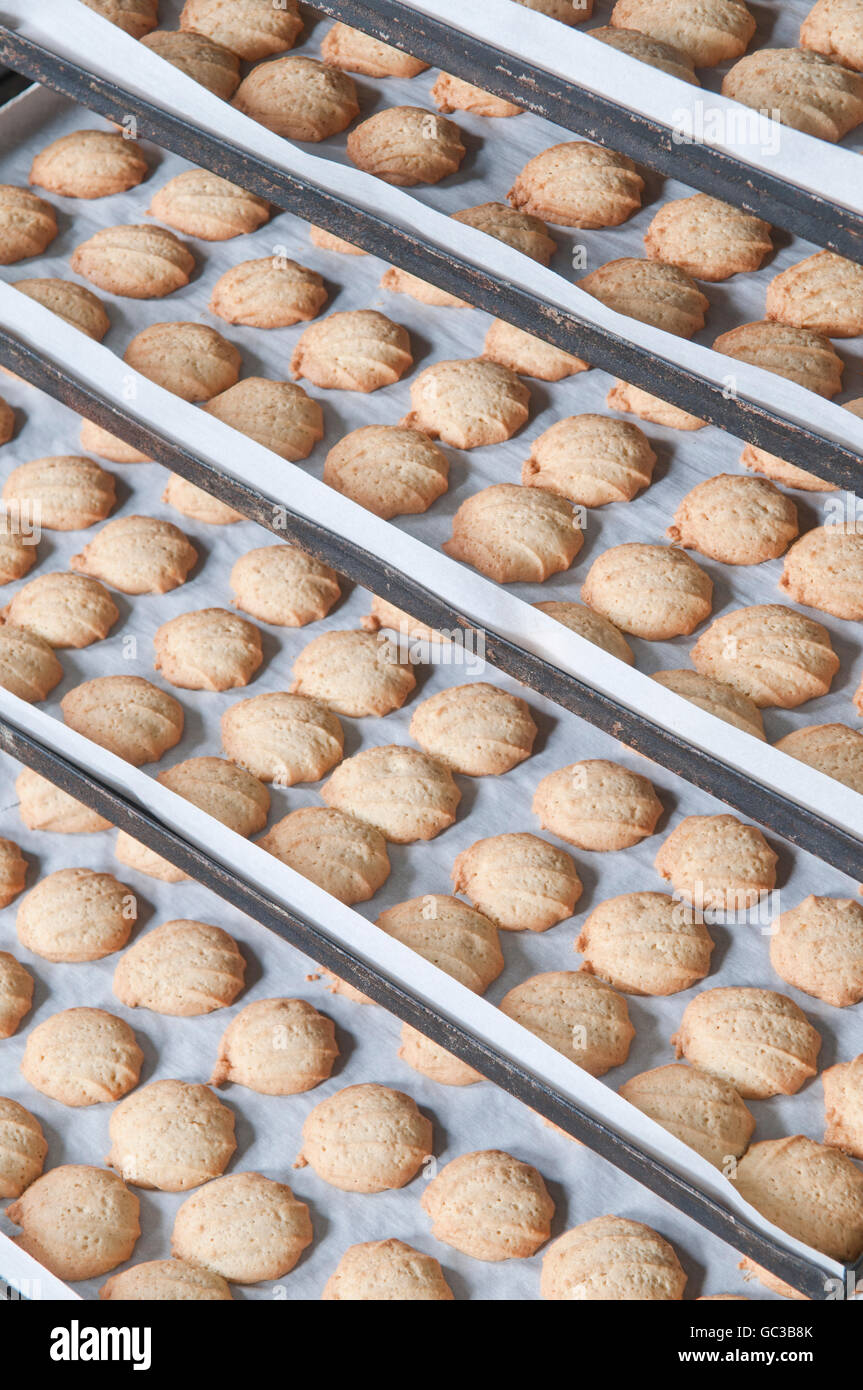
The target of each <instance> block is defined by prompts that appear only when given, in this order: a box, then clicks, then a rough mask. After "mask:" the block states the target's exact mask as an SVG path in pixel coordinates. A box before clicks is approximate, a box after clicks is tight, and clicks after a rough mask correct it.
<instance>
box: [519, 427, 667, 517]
mask: <svg viewBox="0 0 863 1390" xmlns="http://www.w3.org/2000/svg"><path fill="white" fill-rule="evenodd" d="M655 464H656V454H655V453H654V452H653V449H652V448H651V447H650V443H649V441H648V439H647V437H646V435H644V434H643V433H642V431H641V430H640V429H639V428H638V426H637V425H631V424H629V423H627V422H626V421H625V420H611V419H609V418H608V416H606V415H570V416H569V417H568V418H567V419H565V420H558V421H557V423H556V424H554V425H552V426H551V427H550V428H549V429H547V430H545V431H544V432H543V433H542V434H541V435H539V437H538V438H537V439H535V440H534V442H533V444H532V446H531V451H530V457H529V458H528V459H527V461H526V462H525V464H524V467H523V468H522V470H521V480H522V482H523V483H524V484H525V485H526V486H528V487H541V488H545V489H546V491H548V492H556V493H557V494H558V496H560V497H568V498H569V500H570V501H571V502H578V503H580V504H581V505H582V506H584V507H602V506H605V504H606V503H607V502H631V501H632V499H633V497H635V495H636V493H638V492H640V491H641V489H642V488H645V487H648V486H649V484H650V480H651V478H652V477H653V469H654V465H655Z"/></svg>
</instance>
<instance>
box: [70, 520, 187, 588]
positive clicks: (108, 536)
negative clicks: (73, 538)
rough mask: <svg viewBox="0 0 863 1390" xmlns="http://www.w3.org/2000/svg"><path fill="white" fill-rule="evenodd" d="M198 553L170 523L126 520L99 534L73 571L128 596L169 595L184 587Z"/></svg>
mask: <svg viewBox="0 0 863 1390" xmlns="http://www.w3.org/2000/svg"><path fill="white" fill-rule="evenodd" d="M197 562H198V552H197V550H196V549H195V547H194V546H193V545H192V543H191V541H190V540H189V539H188V537H187V536H185V535H184V534H183V532H182V531H181V530H180V529H179V528H178V527H177V526H174V525H173V523H172V522H170V521H162V520H161V519H160V518H157V517H154V516H121V517H118V518H117V520H116V521H109V522H108V525H107V526H103V527H102V530H101V531H98V532H97V533H96V535H95V537H94V538H93V540H92V541H90V542H89V543H88V544H87V545H85V546H84V549H83V550H82V551H81V553H80V555H73V556H72V558H71V560H70V561H69V568H70V569H73V570H77V572H78V573H79V574H89V575H90V576H91V577H92V578H93V579H102V580H104V582H105V583H106V584H110V585H111V587H112V588H114V589H119V590H120V591H121V593H124V594H167V593H170V591H171V590H172V589H176V588H178V587H179V585H181V584H185V582H186V580H187V578H188V576H189V571H190V570H191V569H193V568H194V566H195V565H196V564H197Z"/></svg>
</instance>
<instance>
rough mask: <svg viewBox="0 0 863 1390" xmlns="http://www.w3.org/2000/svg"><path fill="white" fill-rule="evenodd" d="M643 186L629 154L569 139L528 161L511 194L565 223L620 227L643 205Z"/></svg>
mask: <svg viewBox="0 0 863 1390" xmlns="http://www.w3.org/2000/svg"><path fill="white" fill-rule="evenodd" d="M643 188H644V179H643V178H642V177H641V175H640V174H639V172H638V170H637V169H636V167H635V165H634V164H633V162H632V160H631V159H630V158H629V156H628V155H625V154H618V153H617V151H616V150H607V149H603V148H602V147H601V146H600V145H590V144H587V143H586V142H585V141H582V140H569V141H566V142H565V143H564V144H562V145H552V146H551V148H550V149H547V150H543V152H542V154H537V155H534V157H533V159H530V160H528V162H527V164H525V166H524V168H523V169H522V170H521V172H520V173H519V174H518V176H517V177H516V180H515V183H514V184H513V186H512V188H511V189H510V190H509V193H508V194H507V197H508V198H509V201H510V202H511V204H512V206H513V207H514V208H520V209H522V210H523V211H524V212H529V213H532V214H533V215H534V216H535V217H541V218H542V220H543V222H551V223H553V224H555V225H556V226H559V227H585V228H595V227H619V226H620V224H621V223H622V222H625V221H626V220H627V218H629V217H631V216H632V214H633V213H634V212H637V211H638V209H639V208H640V207H641V190H642V189H643Z"/></svg>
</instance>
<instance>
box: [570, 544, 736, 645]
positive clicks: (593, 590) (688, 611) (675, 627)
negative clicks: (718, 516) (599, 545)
mask: <svg viewBox="0 0 863 1390" xmlns="http://www.w3.org/2000/svg"><path fill="white" fill-rule="evenodd" d="M581 597H582V598H583V599H584V601H585V603H588V604H589V605H590V607H591V608H595V609H596V611H597V612H598V613H601V614H602V616H603V617H604V618H608V619H609V621H610V622H613V623H614V625H615V626H616V627H619V628H621V629H622V631H623V632H630V633H632V634H633V635H634V636H636V637H644V638H646V639H647V641H649V642H662V641H666V640H667V639H668V638H670V637H680V636H686V635H688V634H689V633H690V632H694V630H695V629H696V628H697V627H698V625H699V624H700V623H703V622H704V620H705V619H706V618H708V617H709V616H710V610H711V608H712V606H713V581H712V580H711V578H710V576H709V575H708V574H706V573H705V572H704V570H703V569H701V567H700V566H699V565H697V564H696V563H695V561H694V560H690V558H689V556H688V555H686V554H685V553H684V552H683V551H682V550H675V549H673V548H672V547H671V546H668V545H645V544H643V543H642V542H640V541H629V542H627V543H626V544H624V545H615V546H612V548H611V549H610V550H606V551H603V553H602V554H601V555H599V556H597V558H596V559H595V560H594V562H593V564H592V565H591V567H590V569H589V570H588V572H587V578H586V579H585V581H584V583H583V584H582V586H581Z"/></svg>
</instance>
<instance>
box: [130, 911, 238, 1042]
mask: <svg viewBox="0 0 863 1390" xmlns="http://www.w3.org/2000/svg"><path fill="white" fill-rule="evenodd" d="M245 971H246V962H245V961H244V960H243V957H242V955H241V954H240V950H239V947H238V946H237V943H236V941H235V940H234V938H233V937H232V936H229V935H228V933H227V932H226V931H222V929H221V927H214V926H211V925H209V924H208V923H206V922H190V921H187V920H182V919H181V920H179V921H176V922H163V923H162V925H161V926H160V927H154V928H153V930H152V931H149V932H147V934H146V936H142V937H141V938H140V940H139V941H136V942H135V944H134V946H130V948H129V950H128V951H126V952H125V953H124V955H122V956H121V957H120V960H119V963H118V965H117V968H116V970H115V971H114V985H113V988H114V993H115V995H116V996H117V998H118V999H119V1000H120V1003H121V1004H125V1005H126V1007H127V1008H129V1009H136V1008H144V1009H150V1010H152V1012H153V1013H157V1014H168V1015H169V1016H171V1017H172V1018H193V1017H196V1016H197V1015H198V1014H209V1013H212V1012H213V1010H214V1009H224V1008H227V1006H228V1005H229V1004H233V1002H234V1000H235V999H236V997H237V995H238V994H239V993H240V990H241V989H242V988H243V979H244V976H245Z"/></svg>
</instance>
